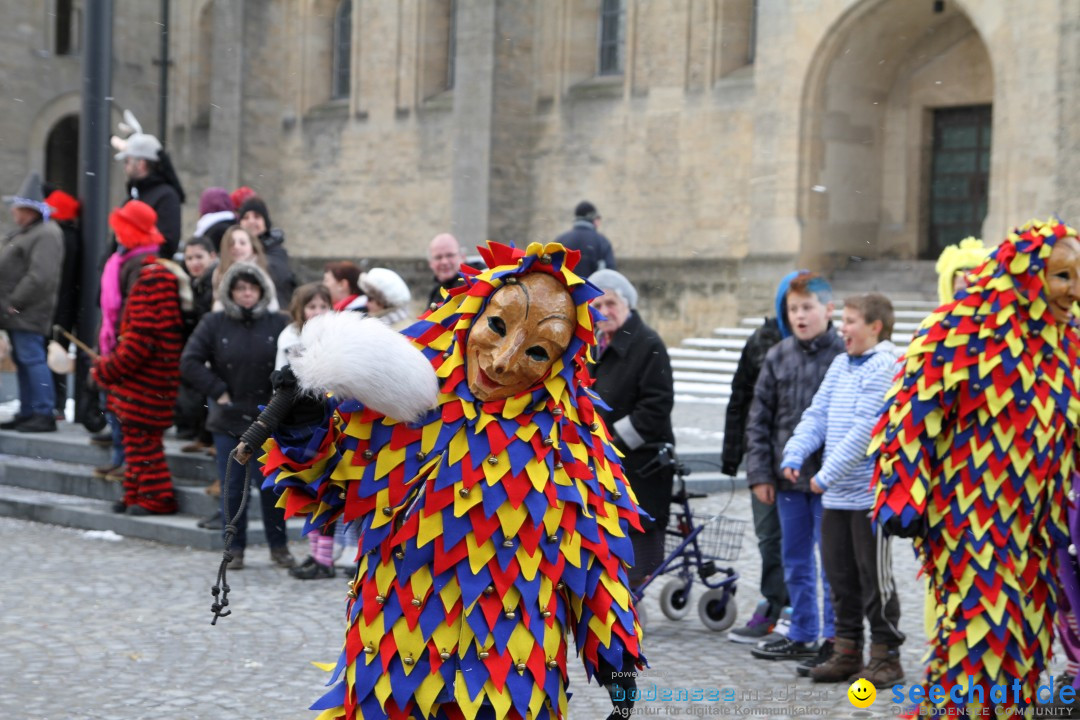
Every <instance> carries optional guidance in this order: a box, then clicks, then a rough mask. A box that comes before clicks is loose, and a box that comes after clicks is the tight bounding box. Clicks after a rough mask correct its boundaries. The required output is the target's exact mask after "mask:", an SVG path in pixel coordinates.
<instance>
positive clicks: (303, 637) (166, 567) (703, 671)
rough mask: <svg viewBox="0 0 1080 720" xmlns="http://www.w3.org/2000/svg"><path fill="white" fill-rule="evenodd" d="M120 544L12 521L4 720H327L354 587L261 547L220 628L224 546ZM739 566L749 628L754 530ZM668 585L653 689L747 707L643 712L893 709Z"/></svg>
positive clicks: (577, 699)
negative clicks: (854, 699) (831, 682)
mask: <svg viewBox="0 0 1080 720" xmlns="http://www.w3.org/2000/svg"><path fill="white" fill-rule="evenodd" d="M725 500H726V498H725V497H722V496H712V497H710V498H708V499H706V500H701V501H697V502H698V503H700V505H699V508H698V509H699V510H700V511H701V512H707V513H714V512H718V511H720V510H721V507H722V505H723V504H724V502H725ZM726 513H727V514H729V515H731V516H732V517H737V518H743V519H748V518H749V513H750V510H749V501H748V494H747V493H746V492H745V491H738V492H737V493H736V494H735V497H734V498H733V499H732V501H731V504H730V507H728V508H727V511H726ZM102 535H104V536H105V537H104V538H103V537H102ZM108 535H109V534H108V533H104V534H102V533H87V532H85V531H77V530H69V529H64V528H57V527H52V526H46V525H39V524H35V523H28V522H24V521H20V520H12V519H4V518H0V546H2V547H3V548H4V555H5V561H4V564H3V569H4V575H5V577H4V579H3V582H2V583H0V609H2V612H0V677H2V678H3V682H2V683H0V718H4V719H8V718H27V719H29V720H42V719H48V720H104V719H105V718H108V719H110V720H112V719H123V720H127V719H136V718H155V719H157V720H160V719H162V718H166V719H172V718H177V719H189V718H190V719H192V720H195V719H199V718H214V719H215V720H227V719H228V718H245V719H247V718H260V719H261V718H272V719H274V718H306V719H307V720H312V719H313V718H314V716H315V714H314V713H311V712H308V711H306V710H305V708H306V707H307V706H308V705H309V704H310V703H311V702H312V701H314V700H315V698H317V697H318V696H319V695H320V694H321V683H322V682H324V678H325V676H324V675H323V673H322V671H320V670H318V669H317V668H315V667H313V666H312V665H311V664H310V663H311V661H333V660H334V659H335V658H336V656H337V652H338V648H339V642H340V638H341V633H342V629H343V608H344V604H343V601H344V593H345V588H344V582H343V581H342V580H328V581H323V582H315V581H313V582H305V583H301V582H299V581H295V580H292V579H291V578H289V577H288V576H287V575H286V573H285V572H284V571H282V570H278V569H275V568H273V567H271V565H270V561H269V557H267V556H265V555H264V554H263V552H262V551H258V550H254V549H253V552H251V553H249V557H248V558H246V561H247V564H248V567H247V569H245V570H243V571H241V572H236V573H231V574H230V575H229V579H230V584H231V585H232V596H231V600H232V601H233V602H232V607H233V610H234V614H233V616H231V617H228V618H225V619H223V620H220V621H219V622H218V626H217V627H211V625H210V615H211V614H210V611H209V608H210V602H211V597H210V595H209V592H208V589H209V587H210V585H211V584H212V582H213V580H214V575H215V572H216V568H217V556H216V554H215V553H211V552H205V551H197V550H189V549H183V548H176V547H170V546H164V545H158V544H156V543H152V542H144V541H138V540H129V539H126V538H124V539H119V538H118V536H113V540H114V541H109V540H108V539H107V537H108ZM294 550H295V552H296V553H297V554H301V555H302V553H301V552H300V549H299V548H295V549H294ZM894 558H895V570H896V577H897V580H898V582H899V585H900V592H901V597H902V604H903V612H904V615H903V621H902V626H901V627H902V629H903V631H904V632H905V633H907V634H908V638H909V639H908V642H907V644H906V645H905V646H904V666H905V668H906V669H907V671H908V677H909V679H913V678H915V677H917V676H918V674H919V673H918V670H919V656H920V654H921V652H922V649H923V646H924V637H923V633H922V630H921V611H922V600H921V590H920V588H921V582H917V581H916V580H915V565H914V561H913V559H912V556H911V552H910V546H909V544H908V543H907V542H904V543H903V545H902V546H900V547H897V548H895V549H894ZM736 568H737V570H738V571H739V572H740V573H742V578H741V579H740V580H739V588H740V589H739V593H738V596H737V599H738V605H739V622H743V621H745V619H746V618H747V617H749V614H750V612H751V610H752V608H753V605H754V604H755V602H756V601H757V574H758V563H757V550H756V547H755V545H754V541H753V535H752V532H751V530H750V529H749V528H748V529H747V531H746V535H745V537H744V543H743V551H742V558H741V559H740V561H739V562H738V563H736ZM660 584H662V583H658V585H657V586H656V587H655V589H654V590H652V591H650V593H649V594H648V596H647V597H646V603H645V606H646V612H647V615H648V617H649V620H648V624H647V632H648V635H647V638H646V642H647V645H646V652H647V654H648V656H649V658H650V663H651V669H650V670H649V671H647V672H648V674H647V675H646V676H645V677H643V678H641V679H639V687H641V688H642V689H643V690H647V689H649V688H650V687H651V685H653V684H655V685H656V686H657V688H687V689H688V690H691V689H693V688H702V689H706V690H708V689H717V690H719V689H721V688H733V689H734V692H735V697H736V698H737V699H736V700H735V701H732V702H727V703H707V702H696V703H695V702H687V701H674V702H666V703H665V702H646V703H642V704H640V706H639V712H640V714H642V715H646V714H649V715H657V716H661V717H664V716H673V715H678V716H691V717H695V716H696V717H710V716H717V715H721V714H726V715H735V716H739V715H746V714H753V715H754V716H755V717H771V716H777V717H783V716H790V715H792V714H811V715H817V716H825V717H830V718H837V717H888V716H892V715H893V714H894V708H895V706H894V705H893V704H892V703H891V702H890V696H889V693H888V691H882V690H879V698H878V700H877V702H876V703H875V705H874V706H873V707H872V708H871V709H870V711H857V710H855V709H854V708H852V706H851V705H850V704H849V702H848V700H847V698H846V694H845V693H846V687H839V686H813V685H811V684H810V683H809V681H808V680H802V679H798V678H796V675H795V672H794V666H793V665H792V664H790V663H775V662H766V661H759V660H754V659H753V658H752V657H751V656H750V651H749V649H748V647H746V646H742V645H736V644H734V643H731V642H728V641H727V639H726V638H725V637H724V636H722V635H721V634H718V633H713V632H710V631H708V630H706V629H705V628H704V626H703V625H702V624H701V623H700V622H699V620H698V618H697V615H696V593H695V598H694V600H693V602H694V603H695V607H694V608H693V609H692V611H691V614H690V615H689V616H688V617H687V618H686V619H684V620H682V621H680V622H673V621H670V620H668V619H666V618H665V617H664V616H663V615H662V614H661V613H660V610H659V606H658V604H657V601H656V594H657V593H658V591H659V585H660ZM698 587H700V586H698ZM579 668H580V665H572V669H571V684H572V687H571V690H572V691H573V693H574V697H573V698H572V699H571V701H570V717H571V718H573V720H579V719H580V720H602V719H603V718H605V717H606V716H607V714H608V712H609V711H610V708H611V705H610V703H609V701H608V698H607V694H606V692H605V691H604V690H603V689H601V688H598V687H597V686H596V685H591V686H589V685H586V684H585V678H584V672H583V671H581V670H580V669H579ZM792 695H795V697H794V699H790V698H791V696H792ZM770 697H771V698H772V699H770ZM781 698H789V699H781ZM800 708H801V709H802V710H801V711H800Z"/></svg>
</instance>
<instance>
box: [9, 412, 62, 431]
mask: <svg viewBox="0 0 1080 720" xmlns="http://www.w3.org/2000/svg"><path fill="white" fill-rule="evenodd" d="M15 432H21V433H47V432H56V418H54V417H53V416H52V414H51V413H50V414H48V415H31V416H30V417H29V418H27V419H26V420H23V421H22V422H21V423H19V424H18V425H16V426H15Z"/></svg>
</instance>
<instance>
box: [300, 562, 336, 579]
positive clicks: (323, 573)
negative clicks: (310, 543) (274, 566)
mask: <svg viewBox="0 0 1080 720" xmlns="http://www.w3.org/2000/svg"><path fill="white" fill-rule="evenodd" d="M311 560H312V562H311V564H310V565H309V564H308V563H306V562H305V563H304V564H303V565H301V566H300V567H294V568H289V574H290V575H292V576H293V577H294V578H296V579H297V580H328V579H330V578H332V577H334V576H335V575H337V572H336V571H335V570H334V566H333V565H320V564H319V563H317V562H315V561H314V559H311Z"/></svg>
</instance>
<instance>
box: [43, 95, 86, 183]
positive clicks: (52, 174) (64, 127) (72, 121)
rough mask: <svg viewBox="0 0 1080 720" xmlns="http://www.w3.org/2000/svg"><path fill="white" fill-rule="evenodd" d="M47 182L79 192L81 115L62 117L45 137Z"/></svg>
mask: <svg viewBox="0 0 1080 720" xmlns="http://www.w3.org/2000/svg"><path fill="white" fill-rule="evenodd" d="M45 182H47V183H52V184H53V185H56V186H57V187H58V188H60V189H61V190H63V191H64V192H66V193H70V194H71V195H73V196H77V195H78V193H79V116H78V115H65V116H64V117H62V118H60V120H58V121H57V123H56V124H55V125H53V127H52V130H50V131H49V134H48V136H47V137H46V139H45Z"/></svg>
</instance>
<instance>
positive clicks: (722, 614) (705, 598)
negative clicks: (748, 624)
mask: <svg viewBox="0 0 1080 720" xmlns="http://www.w3.org/2000/svg"><path fill="white" fill-rule="evenodd" d="M738 614H739V608H738V607H736V606H735V598H734V597H733V596H732V595H731V594H729V593H727V592H725V591H724V588H715V589H713V590H709V591H708V592H706V593H705V594H704V595H702V596H701V598H700V599H698V617H700V618H701V624H702V625H704V626H705V627H707V628H709V629H710V630H712V631H713V632H723V631H725V630H727V629H728V628H730V627H731V626H732V625H734V624H735V618H736V617H737V616H738Z"/></svg>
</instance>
